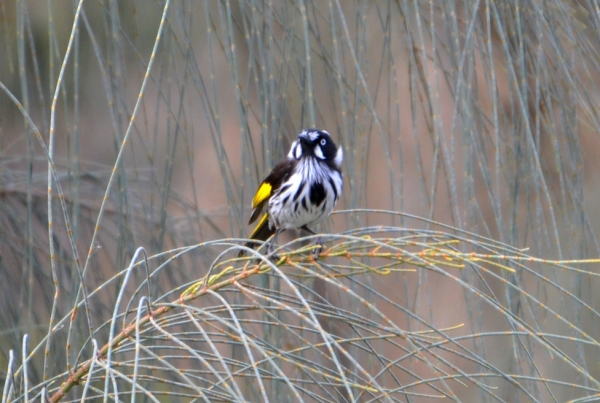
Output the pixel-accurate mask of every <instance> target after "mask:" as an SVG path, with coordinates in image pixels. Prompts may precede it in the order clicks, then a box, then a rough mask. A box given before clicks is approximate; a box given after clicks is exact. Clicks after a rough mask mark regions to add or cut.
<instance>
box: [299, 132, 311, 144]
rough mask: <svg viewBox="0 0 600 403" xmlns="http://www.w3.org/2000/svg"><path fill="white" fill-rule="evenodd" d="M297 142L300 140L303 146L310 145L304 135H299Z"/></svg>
mask: <svg viewBox="0 0 600 403" xmlns="http://www.w3.org/2000/svg"><path fill="white" fill-rule="evenodd" d="M298 140H300V143H302V145H303V146H306V147H309V146H310V145H311V141H310V138H309V137H308V136H306V135H304V134H301V135H299V136H298Z"/></svg>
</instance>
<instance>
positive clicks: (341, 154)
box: [333, 147, 344, 168]
mask: <svg viewBox="0 0 600 403" xmlns="http://www.w3.org/2000/svg"><path fill="white" fill-rule="evenodd" d="M343 160H344V150H342V147H340V148H338V150H337V153H335V158H334V159H333V162H334V163H335V165H336V166H337V167H338V168H341V167H342V161H343Z"/></svg>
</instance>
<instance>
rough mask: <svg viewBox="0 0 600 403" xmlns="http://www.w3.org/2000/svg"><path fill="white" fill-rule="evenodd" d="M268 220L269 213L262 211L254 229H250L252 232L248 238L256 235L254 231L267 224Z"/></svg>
mask: <svg viewBox="0 0 600 403" xmlns="http://www.w3.org/2000/svg"><path fill="white" fill-rule="evenodd" d="M268 220H269V215H268V214H267V213H264V214H263V216H262V217H261V218H260V221H259V222H258V224H256V227H254V231H252V234H250V239H255V238H254V236H255V235H256V233H257V232H258V231H260V230H261V228H262V227H263V226H265V225H269V223H268Z"/></svg>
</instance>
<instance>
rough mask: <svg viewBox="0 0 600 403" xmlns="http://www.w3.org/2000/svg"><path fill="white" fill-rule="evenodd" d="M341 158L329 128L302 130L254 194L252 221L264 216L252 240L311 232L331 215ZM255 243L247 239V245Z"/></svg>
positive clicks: (339, 188) (337, 192) (339, 185)
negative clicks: (297, 231)
mask: <svg viewBox="0 0 600 403" xmlns="http://www.w3.org/2000/svg"><path fill="white" fill-rule="evenodd" d="M342 160H343V151H342V149H341V148H337V147H336V145H335V143H334V142H333V140H331V136H330V135H329V133H327V132H326V131H324V130H317V129H307V130H304V131H303V132H302V133H300V134H299V135H298V138H297V139H296V140H295V141H294V142H293V143H292V146H291V147H290V151H289V153H288V155H287V158H286V159H284V160H283V161H281V162H279V163H278V164H277V165H275V167H274V168H273V170H272V171H271V173H270V174H269V175H268V176H267V177H266V178H265V180H264V181H263V182H262V183H261V184H260V186H259V187H258V190H257V191H256V194H255V195H254V198H253V200H252V208H253V211H252V215H251V217H250V222H249V224H252V223H253V222H255V221H256V220H257V219H258V217H259V216H261V213H262V216H261V219H260V221H259V222H258V224H257V225H256V227H255V229H254V231H253V232H252V234H251V235H250V239H257V240H261V241H265V240H267V239H268V238H269V237H270V236H271V235H273V234H275V237H276V236H277V233H279V232H280V231H283V230H286V229H298V228H302V229H305V230H307V231H309V232H312V231H311V230H310V229H309V228H308V226H310V225H314V224H317V223H318V222H320V221H321V220H323V219H324V218H326V217H328V216H329V214H331V212H332V211H333V208H334V206H335V204H336V203H337V201H338V200H339V198H340V195H341V193H342V172H341V165H342ZM265 207H266V211H265V212H264V213H263V210H264V209H265ZM275 237H274V238H275ZM255 244H256V243H255V242H248V243H247V244H246V246H248V247H253V246H255ZM241 255H243V252H240V256H241Z"/></svg>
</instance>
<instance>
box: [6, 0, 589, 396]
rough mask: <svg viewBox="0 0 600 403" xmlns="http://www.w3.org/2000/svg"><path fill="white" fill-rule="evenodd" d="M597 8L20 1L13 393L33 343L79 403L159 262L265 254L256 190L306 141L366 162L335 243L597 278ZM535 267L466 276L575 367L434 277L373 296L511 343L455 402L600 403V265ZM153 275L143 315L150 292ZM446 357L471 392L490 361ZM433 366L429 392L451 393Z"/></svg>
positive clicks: (13, 137)
mask: <svg viewBox="0 0 600 403" xmlns="http://www.w3.org/2000/svg"><path fill="white" fill-rule="evenodd" d="M598 10H599V8H598V4H596V3H595V2H591V1H590V2H588V1H559V0H548V1H545V2H539V1H520V2H513V1H508V0H507V1H490V0H484V1H466V2H458V1H442V2H428V1H404V0H398V1H371V2H365V1H339V0H330V1H283V0H281V1H256V0H247V1H228V0H223V1H217V0H215V1H212V0H210V1H208V0H207V1H185V0H183V1H182V0H173V1H170V2H168V3H165V2H162V1H159V2H155V1H139V0H138V1H129V0H127V1H113V0H109V1H93V2H92V1H90V2H76V1H71V2H69V1H61V2H55V1H41V0H30V1H13V0H1V1H0V32H1V33H0V38H1V39H0V55H1V56H0V84H1V88H0V307H1V309H0V379H3V380H6V379H8V378H9V372H8V371H7V370H6V368H7V367H8V365H9V364H8V363H9V358H10V353H9V351H10V350H14V351H15V354H16V357H20V354H21V353H20V352H19V351H21V348H22V347H21V346H22V342H23V336H24V335H25V334H27V335H28V337H29V341H28V343H29V346H30V350H33V349H34V348H35V347H36V346H39V349H40V350H39V351H38V352H37V355H35V354H32V358H31V363H30V374H29V376H31V377H32V379H33V380H34V382H38V383H39V382H42V380H47V379H50V378H52V377H54V376H56V377H57V378H56V379H57V380H56V382H57V383H56V384H55V385H54V386H53V387H56V386H57V385H59V384H60V382H61V381H60V379H61V378H60V376H64V375H65V374H66V371H67V370H68V369H69V368H75V367H76V366H77V365H78V364H79V363H81V362H82V361H84V359H85V358H86V357H87V356H89V355H90V354H91V343H90V334H89V329H90V328H94V329H96V330H98V333H97V334H98V335H103V336H104V337H105V338H106V337H107V336H108V330H107V329H106V328H102V326H101V325H102V324H103V323H105V322H106V321H108V320H110V318H111V317H112V315H113V310H114V301H115V300H116V299H117V298H118V295H119V291H120V290H122V289H123V288H122V286H123V284H124V283H123V280H122V276H123V274H122V273H123V272H122V271H123V270H124V269H126V268H127V266H128V265H129V263H130V260H131V259H132V257H133V255H134V253H135V251H136V249H137V248H138V247H144V248H145V251H146V254H147V255H148V256H151V257H152V259H151V262H150V267H151V270H153V269H155V268H157V267H161V264H164V262H166V261H167V260H168V256H171V255H172V254H173V253H174V252H175V251H177V250H178V249H177V248H181V247H184V246H189V245H195V244H198V243H202V242H210V241H214V240H217V239H222V238H244V237H246V236H247V235H248V234H249V233H250V231H251V229H252V228H251V227H248V226H247V225H246V223H247V221H248V218H249V214H250V204H251V199H252V196H253V194H254V191H255V189H256V188H257V186H258V184H259V183H260V181H261V180H262V178H264V176H265V175H266V174H267V173H268V172H269V170H270V169H271V168H272V167H273V165H274V164H275V163H276V162H277V161H278V160H279V159H281V158H283V157H284V156H285V155H286V154H287V150H288V147H289V145H290V144H291V142H292V141H293V140H294V138H295V136H296V135H297V134H298V133H299V132H300V131H301V130H302V129H303V128H307V127H317V128H321V129H325V130H327V131H329V133H331V135H332V137H333V138H334V140H335V141H336V143H337V144H339V145H340V146H341V147H343V148H344V152H345V154H344V156H345V159H344V165H343V172H344V180H345V182H344V195H343V197H342V199H341V200H340V202H339V204H338V206H337V210H344V211H345V212H341V213H336V214H334V215H332V218H331V220H330V221H329V222H328V223H326V224H324V225H322V228H321V230H322V231H325V232H330V233H334V234H336V233H342V232H343V231H348V230H352V229H356V228H361V227H367V226H395V227H397V228H408V229H415V230H433V229H435V230H439V229H440V228H443V229H444V230H446V231H451V232H452V231H456V230H463V231H469V233H473V234H476V235H472V236H473V237H476V236H484V237H489V238H492V239H494V240H496V241H498V242H501V243H503V244H506V245H510V246H511V247H514V248H517V249H520V250H522V251H525V250H526V252H527V253H528V254H529V255H532V256H536V257H539V258H543V259H555V260H560V261H566V260H569V259H588V258H594V257H598V256H599V255H600V244H599V242H598V239H597V233H598V228H599V225H600V218H599V217H600V203H599V202H598V198H599V197H600V192H599V190H598V189H600V175H598V174H597V173H598V172H599V170H600V158H598V153H599V152H600V138H599V136H598V132H599V128H600V115H599V108H598V101H599V95H600V92H599V91H598V87H597V85H598V83H599V80H600V53H599V51H600V12H599V11H598ZM365 209H374V210H389V211H394V212H399V213H402V214H396V215H390V214H384V213H382V212H376V211H372V210H370V211H366V210H365ZM347 210H350V211H347ZM443 225H446V226H449V227H443ZM293 236H294V234H288V240H289V239H292V238H293ZM469 236H471V235H469ZM515 250H516V249H515ZM222 251H223V248H216V247H215V248H204V249H197V250H194V251H192V252H190V253H187V254H186V255H185V256H182V257H181V259H179V260H178V261H177V263H176V264H171V265H170V266H169V267H168V268H166V269H165V270H163V271H161V273H160V277H159V278H160V281H158V280H157V281H156V283H155V284H154V287H155V289H154V292H155V293H156V295H162V294H164V293H165V292H167V291H169V290H173V289H175V288H176V287H181V286H182V285H183V284H186V283H187V282H190V281H193V280H195V279H198V278H201V277H202V276H203V275H205V274H206V273H207V271H208V268H209V267H210V266H211V262H212V261H213V259H215V258H216V257H217V256H218V255H219V253H221V252H222ZM513 268H515V269H518V267H516V266H515V267H513ZM532 268H533V271H531V272H529V271H528V272H523V271H520V270H517V271H516V273H515V274H514V275H509V274H507V273H508V272H503V271H501V270H500V271H498V273H499V276H502V277H503V278H505V280H506V282H507V283H510V284H511V285H512V286H510V287H507V286H505V284H504V283H502V282H496V283H488V282H486V280H485V279H482V278H480V277H479V275H478V274H477V273H476V272H475V271H469V270H466V269H465V270H462V271H460V270H453V271H452V270H450V271H451V272H452V273H453V275H454V276H456V278H460V279H461V280H463V281H465V282H467V283H469V284H477V287H479V289H482V290H485V292H486V293H489V294H490V295H493V296H494V298H496V300H497V301H499V304H500V305H502V306H503V307H504V308H505V309H507V310H508V311H511V312H512V314H514V315H516V316H517V317H519V318H520V319H522V320H523V321H524V322H526V323H528V324H529V325H530V326H531V329H533V330H534V331H539V332H540V334H549V335H551V336H552V337H550V338H551V339H552V343H555V344H556V345H557V346H559V347H558V348H559V349H560V350H561V351H563V352H564V353H565V355H567V356H569V357H570V358H571V360H572V362H571V364H572V365H571V366H568V368H565V367H564V366H562V363H563V362H564V360H563V358H561V357H559V356H557V355H556V354H552V353H549V352H548V351H547V350H546V348H545V347H542V346H539V345H538V346H537V347H536V345H535V342H532V341H531V340H529V341H523V340H522V339H520V338H519V337H517V336H516V333H510V334H511V336H506V337H502V332H517V331H518V330H519V329H516V328H515V327H514V326H513V325H512V323H511V322H510V321H507V320H506V318H505V316H504V315H505V314H504V313H503V312H501V311H499V310H498V309H496V308H494V307H492V306H491V305H490V304H487V303H486V302H485V301H484V300H482V299H480V298H478V295H477V294H476V293H474V292H473V291H472V290H470V289H467V288H465V287H464V286H462V285H461V284H459V283H458V282H455V281H450V280H449V279H448V278H445V277H443V276H439V275H436V274H435V273H432V272H427V271H417V272H415V273H393V274H391V275H390V277H387V278H376V277H375V276H373V277H372V278H369V279H368V280H365V281H368V282H369V285H370V287H372V288H373V289H374V290H376V292H377V293H378V296H379V298H382V297H385V298H388V299H390V300H392V301H393V302H394V303H395V304H398V306H401V307H403V309H405V310H406V312H405V313H401V312H400V311H397V310H393V309H391V308H382V309H384V310H385V309H389V310H388V311H387V314H388V315H390V317H392V318H393V319H394V321H395V323H397V324H398V325H400V326H402V327H403V328H406V329H407V330H408V329H410V330H424V329H426V328H427V326H425V325H423V321H424V322H425V323H427V324H430V325H431V326H434V327H435V328H437V329H441V328H444V327H451V326H457V325H459V324H463V325H464V327H463V328H462V329H461V330H460V331H458V332H457V333H456V334H455V337H457V338H458V337H460V335H461V334H465V335H473V334H478V333H481V332H498V333H497V334H496V335H495V337H489V338H486V339H485V340H483V339H478V338H474V339H472V340H470V341H469V343H468V345H467V347H466V348H467V349H469V351H473V352H475V354H476V355H477V357H479V359H481V360H482V361H481V362H483V361H485V362H486V363H488V364H489V365H488V364H486V365H488V366H484V367H485V368H486V370H491V369H490V368H494V371H496V372H497V373H500V374H504V375H503V376H497V377H495V378H494V380H490V381H489V382H488V383H486V385H488V386H485V387H483V386H481V385H477V384H475V385H472V384H470V387H465V386H464V385H461V384H452V386H451V387H450V388H451V389H452V390H453V392H454V393H455V395H454V397H455V398H456V399H459V400H462V401H498V400H499V401H511V402H516V401H566V400H568V399H575V398H581V399H582V400H577V401H592V400H584V399H585V398H586V397H589V396H598V394H599V393H600V382H598V381H597V379H598V375H600V373H599V371H600V368H599V367H598V365H597V363H598V362H599V359H600V350H599V349H598V347H600V346H599V345H598V343H597V341H596V340H598V331H599V326H600V318H599V316H598V314H597V312H596V309H599V308H600V307H599V306H598V305H599V304H600V301H599V300H598V298H597V293H595V292H594V291H593V290H594V289H596V288H597V286H598V285H599V284H598V282H597V280H596V276H597V269H596V268H597V265H588V266H586V268H585V270H582V271H577V270H559V269H555V268H548V267H547V266H545V267H541V266H540V267H539V268H536V266H535V265H534V266H532ZM537 269H539V270H538V271H536V270H537ZM132 275H133V276H134V277H135V281H133V283H134V285H133V286H132V287H131V288H127V295H128V296H129V297H130V298H132V299H135V297H136V295H137V294H136V293H138V292H141V291H140V289H141V287H140V288H136V287H138V285H139V284H141V283H143V281H144V279H145V278H146V273H145V272H144V271H142V270H140V271H136V272H134V273H133V274H132ZM119 276H120V277H121V278H119ZM82 284H83V287H82ZM128 287H129V286H128ZM320 287H321V288H319V287H316V288H315V292H316V293H318V294H319V295H321V296H323V297H324V298H325V297H326V296H327V292H328V291H327V286H326V285H324V284H321V285H320ZM515 290H516V291H515ZM90 293H93V297H90V298H89V301H88V307H87V309H81V310H80V312H79V313H78V315H77V318H76V319H73V321H72V322H71V323H70V324H69V323H68V320H67V321H66V322H64V325H63V327H62V328H60V329H55V331H56V332H57V334H56V335H55V336H54V337H53V338H52V341H51V342H47V339H45V336H46V335H47V334H48V333H49V329H50V327H51V326H52V324H55V323H57V322H60V320H62V319H63V318H68V317H69V315H70V313H71V312H72V309H73V307H74V306H75V304H77V303H78V302H81V301H82V300H83V299H84V298H87V297H86V296H85V295H87V294H90ZM137 298H139V295H138V297H137ZM332 298H333V297H332ZM334 300H335V298H334ZM342 300H343V299H339V300H338V303H342V302H341V301H342ZM136 301H137V300H136ZM532 301H533V302H532ZM200 304H201V302H200ZM334 304H335V302H334ZM547 307H550V308H547ZM84 311H85V312H84ZM407 312H408V313H407ZM415 317H418V318H420V320H415ZM557 317H558V318H559V320H555V319H556V318H557ZM561 318H562V319H563V320H562V322H561V320H560V319H561ZM565 318H566V321H567V322H566V324H565V321H564V319H565ZM90 322H91V323H90ZM90 325H91V326H90ZM573 328H576V329H578V331H577V332H575V331H573ZM67 329H69V330H68V331H67ZM579 330H581V332H579ZM333 332H335V330H333ZM67 337H68V341H67ZM97 337H99V338H101V337H100V336H97ZM568 338H575V339H577V340H580V341H581V342H579V343H567V341H566V339H568ZM583 340H585V341H583ZM99 343H100V342H99ZM528 343H533V345H530V344H528ZM100 344H104V343H100ZM44 350H47V353H45V354H42V352H43V351H44ZM383 351H385V349H384V350H383ZM383 354H385V353H383ZM44 355H45V356H46V358H44ZM47 357H51V358H50V359H48V358H47ZM446 358H447V359H448V360H450V362H452V365H454V366H456V367H454V368H457V367H458V368H460V369H459V370H456V369H454V370H453V371H450V372H453V373H471V372H473V373H475V372H477V371H479V369H477V368H479V367H478V365H480V364H481V362H480V361H476V362H475V363H474V362H472V361H469V360H467V359H464V357H463V358H457V357H456V356H454V357H446ZM438 359H439V358H436V360H438ZM15 360H16V361H15V363H16V364H17V363H20V362H21V360H20V359H16V358H15ZM573 363H576V365H575V364H573ZM16 364H15V365H16ZM412 365H414V367H412V369H411V371H412V372H411V374H412V375H414V374H420V376H422V379H428V378H429V377H436V378H438V377H440V376H441V375H440V373H437V374H434V373H432V372H431V369H430V368H428V367H427V366H425V367H423V368H419V366H420V365H423V364H422V363H421V362H419V361H418V360H415V362H413V363H412ZM449 365H450V364H449ZM442 372H443V371H442ZM484 372H485V371H484ZM412 375H409V374H406V373H404V374H399V375H398V376H399V377H400V378H401V379H402V380H401V382H399V383H400V384H402V383H404V384H406V383H407V382H411V379H412ZM513 375H514V377H513ZM516 379H519V382H520V385H521V386H518V387H517V386H515V382H516V381H515V380H516ZM540 379H546V380H548V379H549V380H551V381H540ZM63 380H64V379H63ZM567 383H569V384H577V385H578V386H577V387H571V386H566V384H567ZM424 390H428V389H424ZM421 392H422V393H424V394H426V393H431V394H434V392H433V391H432V390H429V392H423V391H421ZM344 398H346V399H347V398H348V397H347V396H345V397H344ZM307 399H308V400H309V401H320V400H319V399H316V398H314V397H313V398H312V399H314V400H311V398H307ZM393 399H394V401H396V400H397V401H428V399H427V398H426V397H425V396H420V397H415V396H411V395H410V394H409V395H401V396H400V397H394V398H393ZM335 400H336V399H332V401H335ZM383 400H385V399H383ZM431 400H432V401H435V400H436V399H433V398H431ZM340 401H343V399H342V398H341V397H340ZM573 401H575V400H573Z"/></svg>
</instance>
